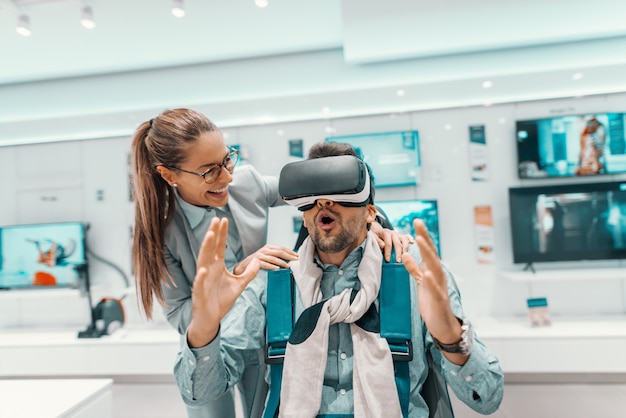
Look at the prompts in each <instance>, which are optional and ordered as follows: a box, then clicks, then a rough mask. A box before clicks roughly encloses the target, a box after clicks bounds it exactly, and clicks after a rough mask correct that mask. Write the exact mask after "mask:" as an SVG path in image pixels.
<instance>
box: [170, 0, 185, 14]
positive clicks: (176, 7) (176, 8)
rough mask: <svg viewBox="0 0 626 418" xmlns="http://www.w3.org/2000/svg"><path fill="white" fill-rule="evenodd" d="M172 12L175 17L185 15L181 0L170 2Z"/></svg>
mask: <svg viewBox="0 0 626 418" xmlns="http://www.w3.org/2000/svg"><path fill="white" fill-rule="evenodd" d="M172 14H173V15H174V16H176V17H183V16H185V6H183V0H174V1H173V2H172Z"/></svg>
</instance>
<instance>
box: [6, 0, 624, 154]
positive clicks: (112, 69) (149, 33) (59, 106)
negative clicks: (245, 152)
mask: <svg viewBox="0 0 626 418" xmlns="http://www.w3.org/2000/svg"><path fill="white" fill-rule="evenodd" d="M268 1H269V5H268V7H265V8H259V7H257V6H255V4H254V0H185V5H186V11H187V13H186V16H185V17H184V18H180V19H179V18H175V17H174V16H172V14H171V13H170V11H169V9H170V7H171V0H83V1H79V0H21V1H20V0H18V1H10V0H0V51H2V55H0V145H7V144H12V143H24V142H41V141H50V140H62V139H80V138H90V137H102V136H115V135H126V134H128V133H130V132H132V130H134V127H135V126H136V124H137V123H138V122H140V121H142V120H145V119H147V118H150V117H152V116H153V115H154V114H156V113H158V112H160V111H161V110H163V109H164V108H168V107H177V106H189V107H195V108H197V109H199V110H201V111H203V112H205V113H206V114H207V115H208V116H210V117H211V118H212V119H213V120H214V121H215V122H216V123H218V125H220V126H224V127H226V126H235V125H242V124H257V123H268V122H278V121H287V120H301V119H316V118H329V117H342V116H350V115H357V114H370V113H380V112H396V111H407V110H419V109H432V108H442V107H455V106H468V105H482V104H486V103H500V102H511V101H524V100H535V99H545V98H553V97H574V96H581V95H591V94H602V93H611V92H618V91H626V19H624V16H626V2H625V1H623V0H594V2H593V3H591V2H589V1H587V0H569V1H564V0H550V1H546V0H543V1H539V0H526V1H524V2H519V1H513V0H476V1H472V2H469V1H466V0H438V1H437V2H432V1H431V2H426V1H422V0H385V1H374V0H316V1H311V0H268ZM590 4H593V6H590ZM82 5H90V6H91V7H92V8H93V11H94V18H95V21H96V25H97V26H96V28H95V29H93V30H87V29H84V28H83V27H81V26H80V24H79V19H80V8H81V6H82ZM22 13H24V14H27V15H28V16H29V17H30V22H31V30H32V35H31V36H30V37H22V36H20V35H18V34H17V33H16V32H15V30H14V28H15V24H16V21H17V17H18V15H19V14H22ZM575 73H579V74H581V77H582V78H580V79H577V80H573V79H572V76H573V74H575ZM485 80H490V81H492V83H493V87H491V88H489V89H485V88H483V87H482V83H483V81H485ZM398 89H402V90H404V92H405V95H404V96H401V97H400V96H397V95H396V92H397V90H398ZM325 107H326V108H328V109H326V112H324V111H323V110H322V109H323V108H325Z"/></svg>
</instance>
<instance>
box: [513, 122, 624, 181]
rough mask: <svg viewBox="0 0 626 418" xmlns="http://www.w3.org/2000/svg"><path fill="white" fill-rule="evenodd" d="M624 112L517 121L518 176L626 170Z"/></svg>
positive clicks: (563, 175) (547, 176)
mask: <svg viewBox="0 0 626 418" xmlns="http://www.w3.org/2000/svg"><path fill="white" fill-rule="evenodd" d="M625 117H626V114H625V113H594V114H586V115H574V116H557V117H553V118H547V119H533V120H518V121H516V134H517V163H518V174H519V177H520V178H541V177H545V178H551V177H575V176H594V175H604V174H618V173H626V139H625V137H626V134H625V131H624V126H625Z"/></svg>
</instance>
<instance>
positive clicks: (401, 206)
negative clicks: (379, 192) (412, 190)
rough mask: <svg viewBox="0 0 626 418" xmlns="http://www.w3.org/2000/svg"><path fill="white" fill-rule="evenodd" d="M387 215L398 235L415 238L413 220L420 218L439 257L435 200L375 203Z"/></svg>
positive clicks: (437, 215)
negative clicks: (407, 235)
mask: <svg viewBox="0 0 626 418" xmlns="http://www.w3.org/2000/svg"><path fill="white" fill-rule="evenodd" d="M376 206H378V207H380V208H381V209H382V210H383V211H384V212H385V215H387V218H388V220H389V222H391V224H392V225H393V228H394V229H395V230H396V231H398V232H399V233H400V234H411V236H412V237H414V236H415V228H413V220H414V219H415V218H420V219H422V220H423V221H424V223H425V224H426V228H428V233H429V235H430V238H431V239H432V240H433V243H434V244H435V247H437V252H438V253H439V255H441V246H440V241H439V211H438V208H437V201H436V200H419V199H415V200H392V201H387V202H379V201H377V202H376Z"/></svg>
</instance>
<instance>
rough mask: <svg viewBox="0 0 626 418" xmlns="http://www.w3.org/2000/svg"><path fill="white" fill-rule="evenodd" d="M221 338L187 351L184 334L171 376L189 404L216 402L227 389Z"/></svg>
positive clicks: (187, 345) (218, 337) (188, 348)
mask: <svg viewBox="0 0 626 418" xmlns="http://www.w3.org/2000/svg"><path fill="white" fill-rule="evenodd" d="M220 346H221V344H220V336H219V335H218V336H217V337H216V338H215V340H213V341H212V342H211V343H210V344H208V345H206V346H204V347H201V348H190V347H189V344H188V343H187V334H186V333H185V340H184V344H183V346H182V348H181V350H180V351H179V353H178V356H177V358H176V364H175V365H174V377H175V379H176V384H177V385H178V389H179V390H180V393H181V395H182V396H183V399H184V401H185V402H186V403H188V404H190V405H191V404H195V403H202V402H206V401H207V400H209V399H215V398H217V397H219V396H220V395H222V394H224V393H225V392H226V391H227V389H228V386H229V385H228V379H227V378H226V372H225V368H224V364H223V361H222V359H221V355H220Z"/></svg>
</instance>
